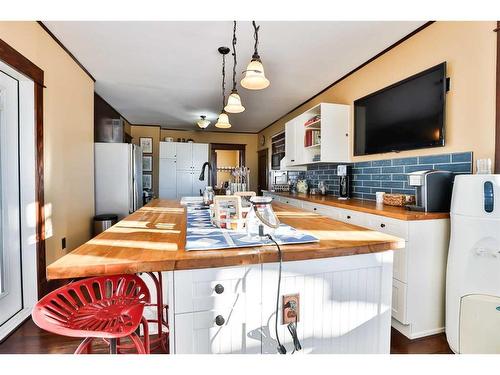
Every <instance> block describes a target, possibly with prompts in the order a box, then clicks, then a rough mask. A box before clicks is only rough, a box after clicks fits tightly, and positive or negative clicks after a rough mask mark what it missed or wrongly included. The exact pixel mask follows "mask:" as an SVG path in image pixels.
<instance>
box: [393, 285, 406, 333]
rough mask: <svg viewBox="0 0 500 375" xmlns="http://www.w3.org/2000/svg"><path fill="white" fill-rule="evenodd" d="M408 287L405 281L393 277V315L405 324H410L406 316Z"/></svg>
mask: <svg viewBox="0 0 500 375" xmlns="http://www.w3.org/2000/svg"><path fill="white" fill-rule="evenodd" d="M407 288H408V287H407V285H406V284H405V283H402V282H401V281H399V280H396V279H392V317H393V318H394V319H396V320H398V321H400V322H401V323H403V324H408V321H407V318H406V291H407Z"/></svg>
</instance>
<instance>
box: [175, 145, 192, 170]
mask: <svg viewBox="0 0 500 375" xmlns="http://www.w3.org/2000/svg"><path fill="white" fill-rule="evenodd" d="M192 145H193V144H192V143H179V142H178V143H177V145H176V155H177V158H176V159H177V170H178V171H186V170H192V169H193V168H192V167H193V147H192Z"/></svg>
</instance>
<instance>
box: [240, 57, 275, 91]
mask: <svg viewBox="0 0 500 375" xmlns="http://www.w3.org/2000/svg"><path fill="white" fill-rule="evenodd" d="M241 86H243V87H244V88H246V89H248V90H262V89H265V88H266V87H267V86H269V80H268V79H267V78H266V75H265V74H264V66H263V65H262V62H261V61H260V59H252V61H250V64H248V66H247V70H246V71H245V77H243V79H242V80H241Z"/></svg>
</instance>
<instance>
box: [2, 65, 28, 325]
mask: <svg viewBox="0 0 500 375" xmlns="http://www.w3.org/2000/svg"><path fill="white" fill-rule="evenodd" d="M18 89H19V83H18V81H17V80H16V79H14V78H12V77H10V76H8V75H7V74H5V73H3V72H2V71H0V326H1V325H2V324H4V323H5V322H6V321H7V320H9V319H10V318H11V317H13V316H14V315H15V314H16V313H17V312H19V311H20V310H22V308H23V299H22V269H21V243H20V238H21V233H20V210H19V117H18V113H19V102H18Z"/></svg>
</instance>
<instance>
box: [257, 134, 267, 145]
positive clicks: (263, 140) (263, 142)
mask: <svg viewBox="0 0 500 375" xmlns="http://www.w3.org/2000/svg"><path fill="white" fill-rule="evenodd" d="M259 141H260V145H261V146H264V145H265V144H266V136H265V135H264V134H262V135H261V136H260V139H259Z"/></svg>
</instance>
